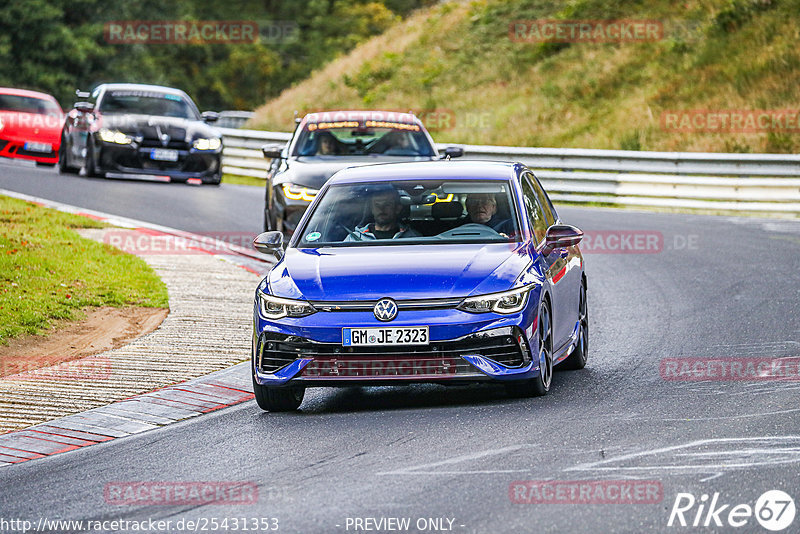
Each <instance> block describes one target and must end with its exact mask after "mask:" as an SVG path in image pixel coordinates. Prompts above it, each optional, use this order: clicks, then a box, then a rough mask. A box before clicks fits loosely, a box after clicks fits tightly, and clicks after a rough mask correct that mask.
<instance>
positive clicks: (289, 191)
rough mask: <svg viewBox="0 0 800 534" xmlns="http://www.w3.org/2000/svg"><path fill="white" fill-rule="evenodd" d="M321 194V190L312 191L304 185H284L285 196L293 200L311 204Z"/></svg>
mask: <svg viewBox="0 0 800 534" xmlns="http://www.w3.org/2000/svg"><path fill="white" fill-rule="evenodd" d="M317 193H319V189H311V188H310V187H303V186H302V185H295V184H283V194H284V195H285V196H286V198H288V199H291V200H305V201H306V202H311V201H312V200H314V197H316V196H317Z"/></svg>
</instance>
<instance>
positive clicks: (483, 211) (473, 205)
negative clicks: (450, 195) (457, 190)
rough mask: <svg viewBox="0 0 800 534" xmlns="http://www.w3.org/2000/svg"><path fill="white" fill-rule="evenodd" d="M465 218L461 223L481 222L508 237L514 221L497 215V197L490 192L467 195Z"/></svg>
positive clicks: (512, 230)
mask: <svg viewBox="0 0 800 534" xmlns="http://www.w3.org/2000/svg"><path fill="white" fill-rule="evenodd" d="M466 204H467V218H466V219H465V220H464V221H463V223H462V224H470V223H471V224H483V225H485V226H488V227H489V228H491V229H492V230H494V231H495V232H497V233H498V234H502V235H503V236H505V237H509V236H510V235H512V234H513V233H514V222H513V221H512V220H511V219H509V218H505V219H503V218H501V217H499V216H498V215H497V199H496V198H495V196H494V195H493V194H491V193H471V194H469V195H467V201H466Z"/></svg>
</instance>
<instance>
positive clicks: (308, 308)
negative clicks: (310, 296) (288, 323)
mask: <svg viewBox="0 0 800 534" xmlns="http://www.w3.org/2000/svg"><path fill="white" fill-rule="evenodd" d="M258 303H259V307H260V308H261V315H263V316H264V317H266V318H267V319H281V318H283V317H305V316H306V315H311V314H312V313H316V311H317V310H316V308H314V306H312V305H311V304H309V303H308V302H306V301H304V300H294V299H282V298H280V297H273V296H272V295H267V294H266V293H263V292H261V291H259V292H258Z"/></svg>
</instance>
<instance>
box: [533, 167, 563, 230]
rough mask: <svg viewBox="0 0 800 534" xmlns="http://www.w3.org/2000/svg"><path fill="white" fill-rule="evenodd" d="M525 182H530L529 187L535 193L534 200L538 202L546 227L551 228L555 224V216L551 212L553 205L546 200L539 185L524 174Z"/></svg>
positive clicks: (534, 179) (552, 211)
mask: <svg viewBox="0 0 800 534" xmlns="http://www.w3.org/2000/svg"><path fill="white" fill-rule="evenodd" d="M525 181H526V182H527V181H530V183H531V187H532V188H533V190H534V191H535V192H536V200H537V201H538V202H539V206H541V208H542V211H543V212H544V218H545V220H546V221H547V227H548V228H549V227H551V226H552V225H554V224H555V223H556V216H555V212H554V210H553V205H552V204H551V203H550V199H549V198H547V195H546V194H545V192H544V189H542V186H541V184H540V183H539V181H538V180H537V179H536V177H534V176H533V175H532V174H528V173H526V174H525Z"/></svg>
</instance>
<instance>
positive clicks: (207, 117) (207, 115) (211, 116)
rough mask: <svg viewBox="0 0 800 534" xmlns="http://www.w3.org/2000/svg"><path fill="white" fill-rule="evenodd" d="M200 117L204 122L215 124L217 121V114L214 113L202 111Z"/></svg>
mask: <svg viewBox="0 0 800 534" xmlns="http://www.w3.org/2000/svg"><path fill="white" fill-rule="evenodd" d="M201 116H202V117H203V120H204V121H206V122H217V120H218V119H219V113H217V112H216V111H204V112H203V113H202V115H201Z"/></svg>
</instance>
